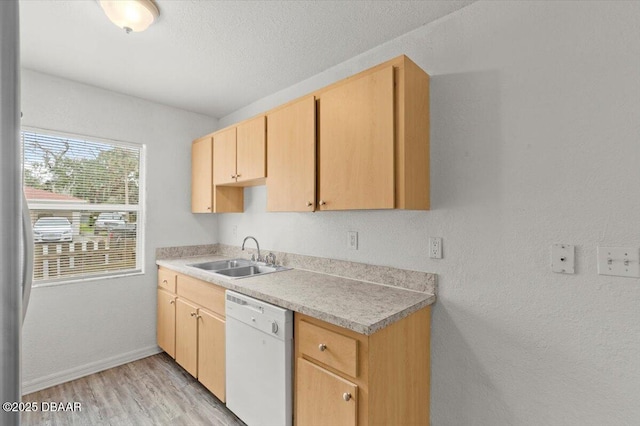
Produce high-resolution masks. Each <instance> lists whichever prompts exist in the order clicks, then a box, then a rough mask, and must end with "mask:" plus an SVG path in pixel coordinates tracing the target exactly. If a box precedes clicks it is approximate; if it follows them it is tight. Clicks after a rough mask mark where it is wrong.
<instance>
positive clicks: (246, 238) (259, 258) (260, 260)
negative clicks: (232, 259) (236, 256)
mask: <svg viewBox="0 0 640 426" xmlns="http://www.w3.org/2000/svg"><path fill="white" fill-rule="evenodd" d="M249 238H251V239H252V240H253V241H255V242H256V247H257V248H258V258H257V259H254V255H253V254H252V255H251V260H257V261H258V262H262V256H260V244H258V240H256V239H255V237H252V236H251V235H249V236H248V237H244V241H243V242H242V250H243V251H244V243H246V242H247V240H248V239H249Z"/></svg>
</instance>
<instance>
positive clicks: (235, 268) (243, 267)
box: [187, 259, 291, 279]
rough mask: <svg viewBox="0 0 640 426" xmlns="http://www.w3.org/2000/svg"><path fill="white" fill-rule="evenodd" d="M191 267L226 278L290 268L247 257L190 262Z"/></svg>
mask: <svg viewBox="0 0 640 426" xmlns="http://www.w3.org/2000/svg"><path fill="white" fill-rule="evenodd" d="M187 266H191V267H193V268H198V269H202V270H203V271H207V272H209V273H211V274H215V275H222V276H224V277H227V278H232V279H236V278H245V277H251V276H254V275H259V274H270V273H272V272H279V271H286V270H289V269H291V268H285V267H284V266H267V265H266V264H264V263H262V262H253V261H251V260H247V259H231V260H218V261H215V262H203V263H192V264H190V265H187Z"/></svg>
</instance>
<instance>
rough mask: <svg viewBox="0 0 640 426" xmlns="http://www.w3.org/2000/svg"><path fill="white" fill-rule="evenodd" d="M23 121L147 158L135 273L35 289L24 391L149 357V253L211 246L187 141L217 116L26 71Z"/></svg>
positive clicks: (152, 297)
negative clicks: (142, 152) (140, 148)
mask: <svg viewBox="0 0 640 426" xmlns="http://www.w3.org/2000/svg"><path fill="white" fill-rule="evenodd" d="M22 111H23V113H24V117H23V119H22V123H23V125H25V126H32V127H38V128H43V129H53V130H59V131H66V132H71V133H76V134H81V135H88V136H96V137H100V138H106V139H115V140H121V141H127V142H136V143H143V144H146V146H147V154H146V169H147V172H146V225H145V241H144V242H145V259H144V268H145V274H144V275H137V276H130V277H126V278H111V279H101V280H95V281H87V282H82V283H77V284H68V285H61V286H55V287H41V288H34V290H33V292H32V293H31V303H30V305H29V311H28V312H27V317H26V320H25V324H24V333H23V358H22V359H23V379H24V383H25V389H26V390H29V389H30V388H31V389H33V387H34V386H35V387H39V386H40V385H41V384H50V383H55V382H59V381H60V380H61V379H66V378H68V377H70V376H73V375H77V374H82V373H86V372H90V371H92V370H95V369H100V367H101V366H104V365H109V364H113V363H118V362H124V361H126V360H127V359H130V358H135V357H137V356H142V355H143V354H144V353H148V352H149V351H153V350H155V348H156V345H155V329H156V328H155V325H156V320H155V318H156V276H157V275H156V272H155V270H156V269H155V249H156V247H163V246H176V245H188V244H210V243H213V242H215V241H216V239H217V236H216V222H217V218H216V217H215V216H212V215H193V214H191V211H190V209H191V192H190V190H189V188H190V186H191V150H190V146H191V140H192V139H194V138H195V137H197V136H201V135H203V134H205V133H208V132H210V131H211V130H212V129H214V128H215V127H216V126H217V120H215V119H212V118H209V117H205V116H202V115H198V114H194V113H189V112H185V111H181V110H178V109H175V108H169V107H166V106H163V105H159V104H154V103H151V102H148V101H144V100H141V99H137V98H132V97H129V96H124V95H119V94H116V93H113V92H108V91H105V90H101V89H97V88H95V87H91V86H85V85H82V84H78V83H74V82H71V81H68V80H64V79H60V78H55V77H51V76H48V75H45V74H40V73H35V72H32V71H23V74H22Z"/></svg>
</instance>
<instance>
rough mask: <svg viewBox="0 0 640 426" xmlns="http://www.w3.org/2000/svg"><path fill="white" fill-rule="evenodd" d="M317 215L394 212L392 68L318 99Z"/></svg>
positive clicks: (360, 79) (342, 86)
mask: <svg viewBox="0 0 640 426" xmlns="http://www.w3.org/2000/svg"><path fill="white" fill-rule="evenodd" d="M318 117H319V120H318V142H317V143H318V207H319V208H320V210H348V209H392V208H393V207H394V173H393V172H394V161H393V160H394V155H393V152H394V132H393V122H394V120H393V67H392V66H388V67H386V68H383V69H381V70H378V71H376V72H374V73H371V74H367V75H365V76H362V77H360V78H358V79H356V80H353V81H351V82H349V83H347V84H343V85H340V86H338V87H335V88H333V89H330V90H328V91H326V92H325V93H323V94H321V95H320V100H319V102H318Z"/></svg>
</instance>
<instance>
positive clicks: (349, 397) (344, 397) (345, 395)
mask: <svg viewBox="0 0 640 426" xmlns="http://www.w3.org/2000/svg"><path fill="white" fill-rule="evenodd" d="M342 399H344V400H345V401H347V402H348V401H349V400H350V399H351V394H350V393H349V392H345V393H343V394H342Z"/></svg>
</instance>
